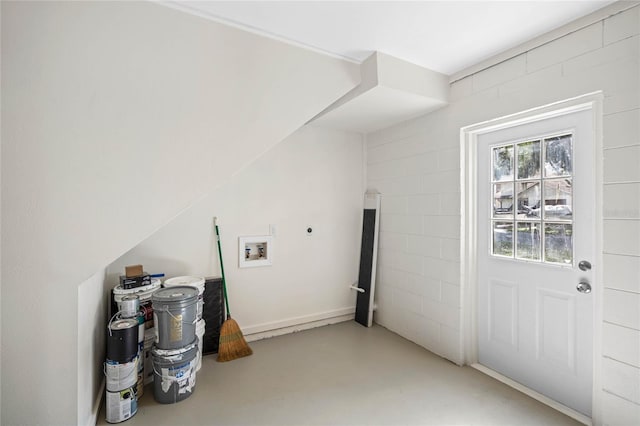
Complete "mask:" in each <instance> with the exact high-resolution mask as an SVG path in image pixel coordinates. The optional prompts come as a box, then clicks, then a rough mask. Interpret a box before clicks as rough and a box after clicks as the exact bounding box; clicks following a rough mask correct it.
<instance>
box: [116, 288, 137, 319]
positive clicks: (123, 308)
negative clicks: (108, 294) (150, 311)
mask: <svg viewBox="0 0 640 426" xmlns="http://www.w3.org/2000/svg"><path fill="white" fill-rule="evenodd" d="M117 303H118V311H119V312H120V317H121V318H133V317H135V316H137V315H138V311H140V298H139V297H138V295H136V294H127V295H126V296H122V299H120V301H119V302H117Z"/></svg>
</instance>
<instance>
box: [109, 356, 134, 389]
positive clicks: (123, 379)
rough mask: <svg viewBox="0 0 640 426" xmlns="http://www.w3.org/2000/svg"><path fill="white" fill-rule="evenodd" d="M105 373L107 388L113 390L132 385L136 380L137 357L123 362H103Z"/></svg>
mask: <svg viewBox="0 0 640 426" xmlns="http://www.w3.org/2000/svg"><path fill="white" fill-rule="evenodd" d="M104 367H105V371H104V372H105V375H106V376H107V390H108V391H111V392H114V391H119V390H121V389H125V388H128V387H131V386H133V385H134V384H135V383H136V380H137V372H138V368H137V367H138V357H135V358H134V359H133V361H131V362H127V363H124V364H121V363H118V362H112V361H107V362H105V366H104Z"/></svg>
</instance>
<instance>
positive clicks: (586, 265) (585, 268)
mask: <svg viewBox="0 0 640 426" xmlns="http://www.w3.org/2000/svg"><path fill="white" fill-rule="evenodd" d="M578 268H580V270H581V271H588V270H590V269H591V263H590V262H588V261H586V260H581V261H580V263H578Z"/></svg>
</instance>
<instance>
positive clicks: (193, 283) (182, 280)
mask: <svg viewBox="0 0 640 426" xmlns="http://www.w3.org/2000/svg"><path fill="white" fill-rule="evenodd" d="M204 282H205V279H204V278H203V277H189V276H185V277H175V278H169V279H168V280H165V281H164V283H163V284H162V286H163V287H165V288H169V287H177V286H185V285H186V286H189V287H195V288H197V289H198V305H197V309H196V318H197V319H199V320H200V319H202V311H203V309H204Z"/></svg>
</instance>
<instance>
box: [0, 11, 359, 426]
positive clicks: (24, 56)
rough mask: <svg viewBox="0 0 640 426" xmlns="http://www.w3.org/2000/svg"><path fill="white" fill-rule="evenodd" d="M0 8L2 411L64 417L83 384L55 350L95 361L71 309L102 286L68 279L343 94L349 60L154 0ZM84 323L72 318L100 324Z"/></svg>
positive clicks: (23, 416)
mask: <svg viewBox="0 0 640 426" xmlns="http://www.w3.org/2000/svg"><path fill="white" fill-rule="evenodd" d="M0 7H1V8H2V11H1V14H2V25H1V27H2V28H1V30H2V34H1V36H2V65H1V66H2V69H1V71H2V76H1V78H2V82H1V83H2V123H3V126H2V135H1V136H2V167H1V170H2V171H1V173H2V176H1V180H2V282H3V286H2V301H1V303H2V306H1V309H2V311H1V312H2V344H1V346H2V386H1V388H2V392H1V396H2V413H1V414H2V418H1V419H0V423H2V424H37V423H40V424H45V423H52V422H54V423H59V424H75V423H77V422H78V421H80V419H79V418H78V414H79V413H84V412H86V410H85V407H79V404H80V403H82V404H84V403H85V402H86V401H83V400H79V399H78V392H85V391H86V390H85V389H80V390H79V389H78V385H79V383H80V382H81V381H82V378H81V377H79V372H78V371H77V369H76V368H71V370H70V371H65V370H64V369H61V368H59V367H60V365H61V364H60V363H61V360H64V362H65V363H66V364H67V365H78V366H79V367H80V368H84V367H86V368H87V370H86V371H85V373H86V374H87V375H90V374H91V372H92V371H93V366H94V365H96V363H100V362H101V360H100V359H98V354H94V355H95V356H96V357H97V359H94V360H91V361H90V362H86V361H87V359H88V358H83V359H80V360H79V359H78V356H80V357H84V356H87V357H89V356H90V355H88V354H84V353H79V351H78V345H79V339H78V334H79V331H80V327H79V326H78V324H77V320H78V318H79V308H80V306H83V305H84V304H86V303H89V304H92V303H94V302H95V299H94V297H95V295H97V294H98V293H99V292H100V290H99V289H97V288H96V289H93V290H89V289H83V290H82V291H80V292H79V291H78V286H79V285H80V284H81V283H83V282H85V281H87V279H88V277H92V276H94V274H95V273H96V271H100V270H102V268H104V267H105V266H106V265H108V264H109V263H111V262H112V261H113V260H114V259H117V258H118V257H119V256H121V255H122V254H123V253H125V252H126V251H127V250H129V249H130V248H131V247H134V246H135V245H136V244H138V243H139V242H140V241H142V240H144V239H145V238H146V237H147V236H149V235H151V234H153V232H155V231H156V230H158V229H160V228H161V227H162V226H163V225H165V224H166V223H168V222H169V221H170V220H171V219H172V218H173V217H175V216H176V215H178V214H179V213H180V212H182V211H184V210H185V209H187V208H188V207H189V206H190V205H192V203H193V202H194V201H195V200H197V199H198V198H200V197H202V196H203V195H205V194H207V193H208V192H210V191H211V190H213V189H214V188H215V187H217V186H220V185H223V184H224V182H225V181H226V180H227V179H228V178H229V177H230V176H231V175H232V174H233V173H235V172H236V171H237V170H239V169H241V168H243V167H245V166H246V165H247V164H250V163H251V162H252V161H253V160H255V159H256V158H258V157H259V156H261V155H262V154H263V153H264V152H266V151H268V150H269V149H270V148H271V147H272V146H274V145H275V144H277V143H278V142H280V141H281V140H283V139H284V138H285V137H286V136H288V135H289V134H291V133H292V132H294V131H295V130H297V129H298V128H300V126H302V125H303V123H305V122H306V121H307V120H309V119H310V118H312V117H313V116H314V115H316V114H317V113H318V112H319V111H321V110H322V109H324V108H325V107H326V106H327V105H329V104H331V103H332V102H333V101H335V100H336V99H338V98H339V97H340V96H342V95H343V94H344V93H346V92H348V91H349V90H351V89H352V88H353V87H354V86H355V85H356V84H357V83H358V81H359V72H358V67H357V65H355V64H351V63H346V62H344V61H340V60H337V59H334V58H329V57H326V56H323V55H319V54H317V53H313V52H310V51H306V50H303V49H300V48H297V47H293V46H290V45H286V44H284V43H281V42H278V41H274V40H269V39H266V38H262V37H259V36H257V35H254V34H250V33H246V32H243V31H241V30H238V29H234V28H230V27H225V26H223V25H221V24H218V23H214V22H210V21H206V20H204V19H202V18H199V17H194V16H191V15H187V14H184V13H182V12H179V11H176V10H173V9H169V8H166V7H163V6H161V5H158V4H154V3H153V2H146V1H141V2H11V1H3V2H1V6H0ZM85 285H87V286H90V287H93V286H98V285H99V284H98V282H97V281H94V280H90V284H85ZM27 303H28V305H26V304H27ZM26 310H28V311H30V312H36V313H37V315H33V316H26V317H25V315H24V312H25V311H26ZM86 319H87V320H88V321H90V323H88V324H84V325H83V326H82V328H85V329H91V328H93V327H95V326H96V322H95V321H98V319H97V318H94V317H89V318H86ZM25 330H29V338H28V339H27V338H25V337H24V336H25ZM43 353H46V356H43ZM22 366H29V377H31V378H33V380H25V377H24V374H23V369H22V368H21V367H22ZM89 366H91V368H89Z"/></svg>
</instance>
